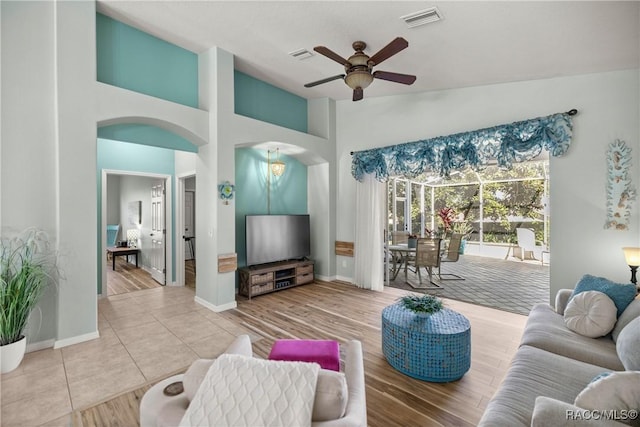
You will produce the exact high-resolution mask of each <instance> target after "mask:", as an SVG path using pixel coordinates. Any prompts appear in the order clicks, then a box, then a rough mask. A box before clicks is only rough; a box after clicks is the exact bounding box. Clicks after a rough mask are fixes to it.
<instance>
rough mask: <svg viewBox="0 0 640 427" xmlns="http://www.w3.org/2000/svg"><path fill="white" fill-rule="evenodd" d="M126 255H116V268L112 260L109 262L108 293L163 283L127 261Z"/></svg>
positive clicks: (109, 294)
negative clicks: (113, 266) (113, 267)
mask: <svg viewBox="0 0 640 427" xmlns="http://www.w3.org/2000/svg"><path fill="white" fill-rule="evenodd" d="M125 259H126V257H116V269H115V271H114V270H113V269H112V267H111V266H112V264H111V260H109V262H108V263H107V295H108V296H113V295H119V294H124V293H127V292H133V291H139V290H142V289H151V288H158V287H160V286H161V285H160V284H159V283H158V282H156V281H155V280H153V279H152V278H151V274H149V272H148V271H146V270H144V269H143V268H136V265H135V264H130V263H128V262H126V260H125Z"/></svg>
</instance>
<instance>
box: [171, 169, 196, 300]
mask: <svg viewBox="0 0 640 427" xmlns="http://www.w3.org/2000/svg"><path fill="white" fill-rule="evenodd" d="M176 178H177V180H176V183H177V185H176V195H177V197H176V206H177V207H178V208H177V209H176V230H177V231H176V284H177V285H184V286H187V287H190V288H192V289H195V287H196V259H197V253H198V250H197V244H196V175H195V171H191V172H186V173H183V174H179V175H177V176H176Z"/></svg>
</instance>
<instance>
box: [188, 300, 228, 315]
mask: <svg viewBox="0 0 640 427" xmlns="http://www.w3.org/2000/svg"><path fill="white" fill-rule="evenodd" d="M194 299H195V301H196V302H197V303H198V304H200V305H201V306H203V307H206V308H208V309H209V310H211V311H213V312H215V313H219V312H221V311H225V310H231V309H232V308H236V307H237V306H238V304H236V302H235V301H232V302H229V303H227V304H223V305H213V304H211V303H210V302H209V301H205V300H203V299H202V298H200V297H195V298H194Z"/></svg>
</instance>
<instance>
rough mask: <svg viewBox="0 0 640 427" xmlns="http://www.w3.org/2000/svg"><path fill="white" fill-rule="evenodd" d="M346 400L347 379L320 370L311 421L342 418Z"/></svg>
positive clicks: (328, 371) (345, 408)
mask: <svg viewBox="0 0 640 427" xmlns="http://www.w3.org/2000/svg"><path fill="white" fill-rule="evenodd" d="M348 400H349V393H348V391H347V379H346V378H345V376H344V374H343V373H342V372H336V371H332V370H328V369H320V372H318V383H317V384H316V396H315V399H314V401H313V415H312V417H311V419H312V420H313V421H329V420H335V419H338V418H342V417H343V416H344V413H345V411H346V410H347V402H348Z"/></svg>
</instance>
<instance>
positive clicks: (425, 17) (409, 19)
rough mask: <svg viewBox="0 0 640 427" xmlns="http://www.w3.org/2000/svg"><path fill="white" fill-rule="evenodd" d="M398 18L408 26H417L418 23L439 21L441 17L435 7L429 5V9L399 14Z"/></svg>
mask: <svg viewBox="0 0 640 427" xmlns="http://www.w3.org/2000/svg"><path fill="white" fill-rule="evenodd" d="M400 19H402V20H403V21H404V22H405V23H406V24H407V26H408V27H409V28H414V27H419V26H420V25H425V24H429V23H430V22H436V21H440V20H441V19H443V18H442V14H441V13H440V11H439V10H438V8H437V7H431V8H429V9H425V10H421V11H419V12H414V13H410V14H408V15H404V16H401V17H400Z"/></svg>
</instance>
